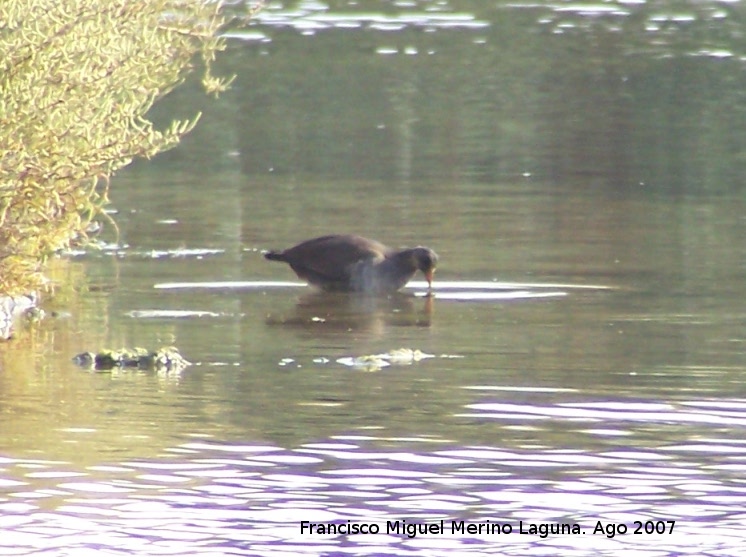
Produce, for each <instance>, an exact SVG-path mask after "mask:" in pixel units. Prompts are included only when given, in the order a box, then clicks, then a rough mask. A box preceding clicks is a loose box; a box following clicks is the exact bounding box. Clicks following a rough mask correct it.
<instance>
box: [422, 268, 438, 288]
mask: <svg viewBox="0 0 746 557" xmlns="http://www.w3.org/2000/svg"><path fill="white" fill-rule="evenodd" d="M424 274H425V280H426V281H427V287H428V288H432V287H433V275H434V274H435V269H429V270H427V271H425V272H424Z"/></svg>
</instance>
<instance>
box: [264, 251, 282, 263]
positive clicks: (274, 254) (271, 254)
mask: <svg viewBox="0 0 746 557" xmlns="http://www.w3.org/2000/svg"><path fill="white" fill-rule="evenodd" d="M264 258H265V259H269V260H270V261H285V255H284V254H283V253H282V252H281V251H265V252H264Z"/></svg>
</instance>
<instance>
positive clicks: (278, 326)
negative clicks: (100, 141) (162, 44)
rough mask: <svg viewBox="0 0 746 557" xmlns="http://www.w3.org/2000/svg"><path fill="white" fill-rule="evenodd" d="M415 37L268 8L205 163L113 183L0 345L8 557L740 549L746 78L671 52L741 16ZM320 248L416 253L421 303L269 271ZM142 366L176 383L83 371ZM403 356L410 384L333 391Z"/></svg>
mask: <svg viewBox="0 0 746 557" xmlns="http://www.w3.org/2000/svg"><path fill="white" fill-rule="evenodd" d="M423 6H424V4H423ZM423 6H420V5H419V4H417V3H412V5H409V4H407V5H406V6H403V4H401V3H400V4H392V6H391V9H390V10H389V11H387V12H386V14H378V15H375V14H374V12H375V10H380V7H379V8H375V9H373V8H371V7H370V6H363V8H367V9H366V10H362V8H361V11H360V13H357V15H354V14H355V13H356V12H355V9H354V8H350V9H349V10H348V11H346V12H344V13H341V14H340V13H337V12H333V11H332V10H329V9H328V8H327V7H326V6H325V5H323V4H311V3H300V4H298V5H295V6H294V7H280V6H279V5H278V6H275V7H273V8H272V9H269V10H267V12H266V13H265V14H264V15H263V16H262V17H263V18H264V19H263V20H261V21H260V22H259V24H258V25H256V26H255V27H252V28H250V32H251V33H250V34H249V35H243V36H241V37H240V38H237V39H235V40H234V41H233V42H232V43H231V44H232V47H231V50H230V51H229V52H228V53H226V56H227V60H228V63H227V65H228V66H230V68H231V71H234V72H236V73H238V74H239V83H238V85H237V87H236V90H235V91H234V92H233V93H232V94H231V95H228V96H227V97H226V98H221V99H220V100H219V101H211V102H212V103H213V104H212V105H211V107H210V108H209V109H207V111H206V114H205V117H204V118H203V121H202V123H201V126H200V128H199V129H198V130H197V131H196V132H195V136H193V137H191V138H190V139H189V140H188V141H186V142H185V144H184V145H183V146H182V147H180V148H179V149H177V150H175V151H173V152H172V153H169V154H167V155H166V156H164V157H161V158H159V159H157V160H156V161H150V162H148V163H147V164H139V165H138V166H137V167H135V168H132V169H130V170H128V171H127V172H124V173H122V174H121V175H120V176H118V177H117V178H116V179H115V180H114V181H113V183H112V192H111V198H112V208H113V209H114V210H115V213H114V214H113V215H112V217H113V218H114V219H115V220H116V223H117V225H118V228H119V234H118V235H116V234H114V233H113V232H112V230H111V227H110V226H109V227H107V230H106V231H105V232H104V233H103V235H102V241H103V243H102V246H101V249H99V250H96V249H87V250H85V251H82V252H76V253H72V254H70V255H68V256H66V257H65V259H64V260H63V261H60V262H58V263H57V264H55V266H54V267H55V274H54V277H55V280H57V281H59V282H60V283H65V284H72V285H74V286H75V291H74V292H70V291H69V289H65V288H64V287H60V288H59V289H58V291H59V294H58V296H57V298H56V299H55V300H54V301H53V302H52V304H53V307H51V308H50V310H55V311H57V312H58V313H59V316H58V317H55V318H51V319H48V320H45V321H44V322H42V323H41V324H40V325H38V326H36V327H33V328H26V329H24V330H21V331H19V333H18V334H17V336H16V339H15V340H14V341H13V342H11V343H9V344H7V345H3V346H2V347H0V528H2V531H3V535H2V536H0V555H86V554H91V555H166V554H168V555H187V554H188V555H265V554H266V555H270V554H271V555H304V554H309V555H348V554H357V555H422V556H437V555H450V554H452V553H453V551H459V552H460V553H464V554H471V555H482V554H484V555H487V554H489V555H527V554H532V555H545V554H546V555H549V554H551V555H557V554H563V555H565V554H567V555H635V556H648V555H649V556H661V555H664V556H674V555H712V556H716V555H717V556H724V555H739V554H741V553H742V549H741V548H742V547H743V545H744V533H743V532H744V525H745V524H746V515H745V514H744V510H743V509H744V508H745V507H746V480H744V479H743V478H744V472H746V441H744V439H746V437H745V436H744V431H746V380H744V371H745V370H746V345H745V341H744V330H745V329H744V325H746V311H744V306H743V299H744V279H745V278H746V266H745V265H746V263H745V262H746V247H745V245H744V242H743V238H744V237H746V201H745V200H744V197H743V187H742V184H741V183H740V181H739V176H740V174H739V171H740V165H741V164H743V160H742V156H741V155H740V153H742V152H744V151H743V150H742V149H741V148H742V147H746V140H745V138H744V137H743V134H742V132H741V131H740V130H741V129H744V128H740V129H739V130H736V131H734V130H733V129H732V128H733V127H737V126H727V125H726V124H727V123H728V122H729V119H730V121H731V122H734V123H735V124H737V123H738V118H739V117H740V114H741V113H742V107H743V101H742V100H740V95H741V93H740V92H739V91H740V90H741V89H740V85H739V83H738V80H739V79H740V78H738V77H733V75H734V74H733V69H734V66H738V64H740V62H736V58H738V53H735V52H731V56H730V57H727V56H724V55H718V56H715V55H713V54H712V51H708V52H704V51H702V49H703V48H704V47H703V46H702V45H699V44H698V43H696V41H694V42H691V41H689V39H691V38H692V37H699V36H701V35H697V34H696V33H695V31H696V32H709V33H711V34H712V36H710V35H708V37H710V39H712V40H711V41H709V42H708V45H709V46H708V48H710V49H711V50H712V48H713V46H712V45H713V44H714V45H718V46H719V50H718V52H721V51H724V50H727V49H726V47H731V46H732V45H729V44H727V32H726V31H727V30H728V29H729V25H730V24H731V23H732V14H730V13H729V12H727V11H726V8H725V7H723V5H721V4H715V5H713V6H711V7H708V5H707V4H706V3H703V4H702V6H701V7H698V8H697V11H693V12H686V13H683V14H682V13H679V12H676V13H670V14H668V13H666V12H664V11H656V12H655V13H649V12H648V11H646V9H644V8H642V7H641V8H639V11H638V10H633V8H634V6H636V4H630V3H618V4H617V3H610V4H609V5H608V7H609V10H606V9H605V8H604V9H603V10H602V9H601V8H602V7H600V6H597V5H594V6H588V7H587V8H586V9H585V10H583V9H581V8H580V7H579V6H580V5H573V6H570V5H568V6H566V7H565V8H562V9H560V8H557V7H556V6H555V7H554V8H551V7H544V6H542V5H541V4H538V5H532V7H530V6H518V5H511V6H503V5H500V7H499V9H495V10H493V11H485V12H480V11H479V10H480V9H481V8H473V9H472V10H471V11H470V8H472V6H471V5H470V3H468V2H464V3H463V5H458V4H456V5H454V6H447V5H445V4H443V5H440V6H441V8H440V11H437V10H436V11H433V10H426V9H424V7H423ZM480 6H481V4H480ZM606 6H607V5H606V4H605V5H604V7H606ZM291 8H292V10H291ZM612 8H613V9H612ZM293 10H294V11H293ZM717 10H720V12H722V13H721V15H718V13H719V12H717ZM348 12H349V13H348ZM351 13H352V14H353V15H350V14H351ZM361 14H362V15H361ZM436 16H437V17H436ZM467 16H468V17H467ZM684 16H687V17H684ZM689 16H691V18H693V19H688V17H689ZM713 22H719V24H718V25H715V23H713ZM636 25H639V26H640V29H642V30H644V33H638V34H635V33H634V32H633V31H634V30H635V29H637V27H635V26H636ZM620 27H621V28H623V29H622V30H623V31H625V33H626V34H625V35H624V38H623V37H622V34H621V32H620V31H619V30H618V29H617V28H620ZM498 29H499V30H500V33H498V31H497V30H498ZM645 33H647V35H646V34H645ZM690 33H691V34H690ZM724 36H725V38H723V37H724ZM713 37H715V38H717V40H721V41H725V42H726V44H722V45H721V44H719V43H718V42H717V40H715V39H713ZM517 38H520V39H521V40H520V41H517V40H516V39H517ZM684 39H687V40H684ZM506 43H509V44H511V45H513V47H512V49H511V50H508V51H506V50H505V49H504V48H502V47H505V46H506ZM589 43H592V44H594V45H596V47H597V48H596V49H585V48H580V47H585V46H587V45H588V44H589ZM335 44H336V46H335ZM620 44H621V45H622V46H623V47H624V48H623V49H622V50H621V51H618V48H617V47H619V45H620ZM340 45H346V46H347V48H345V47H343V48H340ZM351 45H357V47H356V48H351ZM609 45H613V46H614V48H611V47H610V46H609ZM547 46H553V48H552V49H551V50H549V51H546V50H542V49H543V48H544V47H547ZM700 46H702V48H700ZM332 47H334V48H332ZM499 47H500V48H499ZM493 48H494V49H496V50H495V52H493V51H492V49H493ZM501 48H502V52H503V55H502V56H497V54H496V51H497V50H500V49H501ZM299 49H300V50H299ZM303 49H309V52H308V53H307V56H308V57H309V60H312V63H311V68H312V69H310V70H309V69H308V64H307V63H306V62H304V64H306V68H307V71H306V73H298V67H300V66H299V64H300V63H299V62H298V59H299V58H303V57H302V56H299V55H298V52H300V51H303ZM330 49H332V50H333V51H336V52H339V53H340V54H339V56H340V59H341V60H342V62H340V63H343V66H344V67H343V68H339V67H336V66H335V65H334V64H332V63H331V61H330V59H329V52H330V51H332V50H330ZM335 49H336V50H335ZM408 49H409V50H408ZM599 49H600V50H599ZM430 50H432V51H433V52H437V53H440V52H443V53H444V54H443V56H442V58H439V57H437V56H435V54H430V55H427V54H426V53H427V52H429V51H430ZM536 52H543V54H542V57H536V56H534V54H535V53H536ZM548 52H549V53H548ZM579 52H580V53H582V54H580V55H579V54H578V53H579ZM619 52H621V54H620V53H619ZM692 52H694V53H697V56H691V54H692ZM610 53H615V54H610ZM721 54H722V52H721ZM467 55H468V56H467ZM464 60H466V62H464V63H461V62H463V61H464ZM527 60H534V62H532V63H528V62H527ZM662 60H667V61H668V62H667V63H669V64H670V65H669V66H666V65H665V64H663V63H662V62H661V61H662ZM270 62H271V63H270ZM495 65H497V66H495ZM271 67H274V68H277V69H278V71H277V74H276V75H274V74H272V72H270V71H269V70H270V68H271ZM740 69H741V70H742V68H740ZM330 70H332V71H331V73H330ZM358 70H359V73H355V71H358ZM488 70H489V71H488ZM684 70H686V71H688V72H689V73H688V74H687V75H688V81H687V84H688V89H687V95H686V98H685V101H686V102H685V103H683V104H680V105H677V103H673V106H668V107H666V108H665V110H667V111H668V112H667V115H666V114H661V113H660V110H662V108H661V106H663V103H660V106H657V107H656V106H654V104H655V103H652V104H651V99H657V98H659V95H660V94H662V93H663V92H666V91H673V90H678V88H677V87H676V84H675V83H673V80H675V79H681V71H684ZM317 72H318V75H317ZM345 74H349V75H345ZM323 76H326V79H322V77H323ZM573 76H575V77H579V76H582V77H583V79H585V81H583V83H584V85H583V86H582V87H580V85H579V82H578V81H577V80H575V79H571V78H572V77H573ZM615 76H616V77H620V76H622V77H626V79H625V80H619V81H615V80H616V77H615ZM674 76H678V77H674ZM498 77H499V78H500V79H497V78H498ZM540 77H543V80H541V79H539V78H540ZM559 77H562V79H557V78H559ZM654 77H655V78H656V79H653V78H654ZM700 79H701V80H702V81H700ZM712 79H715V80H718V83H725V84H728V83H729V84H730V85H729V86H728V87H719V88H718V92H717V94H718V95H720V97H719V98H717V99H715V100H713V99H711V98H710V97H711V96H712V94H713V91H712V90H710V89H708V86H705V85H703V83H705V82H709V81H711V80H712ZM361 80H362V81H361ZM366 80H367V81H366ZM523 80H525V81H526V82H533V83H534V84H535V85H536V87H533V88H531V87H529V88H526V87H527V85H526V83H524V81H523ZM708 80H709V81H708ZM580 81H582V80H580ZM612 82H614V83H615V84H612ZM360 83H362V84H361V85H355V84H360ZM600 84H605V87H607V89H605V90H600V89H599V87H600ZM363 85H364V86H363ZM412 87H414V89H412ZM506 90H507V92H506ZM656 90H657V92H658V95H656V94H655V92H656ZM366 91H367V93H366ZM578 91H583V92H584V93H583V94H585V95H588V96H587V97H585V98H586V100H587V104H586V103H581V102H580V98H581V97H579V96H578V94H579V93H578ZM603 91H606V93H609V92H611V93H613V94H610V95H607V94H606V93H604V92H603ZM185 95H186V94H185ZM601 97H603V98H605V99H606V101H605V103H601V104H599V103H598V102H595V101H597V100H598V99H600V98H601ZM548 98H552V99H554V100H555V102H553V103H551V104H548V103H547V102H546V100H547V99H548ZM185 99H187V101H185ZM324 99H325V100H324ZM562 99H564V100H565V101H566V102H560V100H562ZM568 99H572V100H568ZM455 100H459V102H458V103H456V102H455ZM185 102H188V103H189V106H197V105H199V104H200V103H205V102H207V101H204V99H202V98H201V97H199V96H198V95H197V94H195V95H193V96H188V97H184V98H182V99H180V100H179V102H178V103H176V104H179V105H181V106H183V105H184V103H185ZM711 103H712V104H711ZM669 104H671V103H669ZM330 106H332V107H334V108H333V109H330ZM454 106H458V112H456V113H454V112H452V111H451V108H452V107H454ZM677 107H678V108H677ZM692 107H695V108H696V109H697V110H698V112H697V114H698V118H699V119H695V118H693V117H691V110H692ZM725 108H727V110H728V111H729V115H730V116H729V118H723V115H722V114H721V113H720V112H719V111H720V110H725ZM677 110H680V112H677ZM252 111H253V112H252ZM335 115H336V117H335ZM653 116H656V118H653ZM718 125H719V126H722V129H723V130H727V133H728V138H727V140H726V139H723V134H722V133H716V132H717V131H718V130H719V129H720V128H718V127H717V126H718ZM684 131H686V132H687V134H684ZM200 134H202V135H200ZM682 134H683V135H682ZM708 138H709V139H708ZM330 231H340V232H342V231H344V232H347V231H354V232H358V233H361V234H364V235H369V236H372V237H375V238H378V239H380V240H382V241H385V242H387V243H390V244H392V245H412V244H418V243H422V244H426V245H429V246H431V247H433V248H434V249H436V250H437V251H438V253H439V254H440V257H441V266H440V268H439V270H438V273H437V275H436V292H435V296H434V298H430V299H428V298H424V297H421V296H419V294H421V293H422V287H421V285H419V284H415V285H414V287H411V288H408V289H406V291H405V292H404V293H403V294H402V296H396V297H391V298H385V299H365V298H360V297H349V296H331V297H330V296H322V295H319V294H316V293H314V292H312V291H311V290H310V289H308V288H306V287H303V286H299V285H297V284H292V283H295V282H296V279H295V277H294V275H293V274H292V273H291V271H290V270H289V269H288V268H287V267H285V266H283V265H278V264H270V263H268V262H266V261H264V260H263V258H262V257H261V250H263V249H270V248H280V247H285V246H288V245H291V244H292V243H294V242H296V241H298V240H301V239H304V238H307V237H311V236H313V235H316V234H322V233H327V232H330ZM286 283H290V284H286ZM164 344H174V345H176V346H178V347H179V348H180V350H181V351H182V353H183V354H184V356H185V357H186V358H187V359H189V360H191V361H192V362H193V363H194V365H192V366H191V367H189V368H187V369H186V370H185V371H184V372H182V373H181V374H179V375H175V374H174V375H168V374H156V373H145V372H123V371H120V372H117V373H91V372H88V371H84V370H81V369H79V368H76V367H75V366H74V365H73V364H72V363H71V362H70V358H71V357H72V356H73V355H74V354H76V353H78V352H82V351H85V350H98V349H100V348H103V347H120V346H136V345H142V346H146V347H150V348H154V347H157V346H160V345H164ZM400 348H407V349H411V350H419V351H421V352H422V353H424V354H426V355H428V356H430V357H426V358H422V359H418V360H415V361H396V360H394V361H389V362H384V363H389V364H390V365H388V366H380V367H376V366H372V367H371V366H367V367H366V366H362V365H359V366H352V365H349V364H350V363H351V362H355V361H356V359H359V358H360V357H364V356H369V355H376V354H385V353H390V352H391V351H394V350H397V349H400ZM357 361H358V362H359V360H357ZM379 363H380V362H379ZM397 520H398V521H400V522H399V527H400V529H399V530H398V531H392V530H391V528H390V527H389V525H388V523H389V522H391V523H392V525H393V522H394V521H397ZM303 521H308V522H313V523H320V524H324V525H328V524H336V525H339V524H344V525H347V524H348V522H347V521H351V522H350V523H351V524H355V525H358V526H365V527H366V528H368V529H372V530H373V531H374V532H373V533H358V534H319V533H317V532H316V531H314V532H313V533H311V532H309V530H308V529H302V528H301V524H302V522H303ZM402 521H404V522H402ZM441 521H443V522H442V524H443V530H442V531H440V530H439V528H440V524H441ZM454 523H455V524H456V526H457V529H456V530H455V531H454V530H453V527H454V526H453V525H454ZM462 523H463V529H462V530H459V529H458V528H461V526H460V525H461V524H462ZM557 523H564V524H567V525H570V526H568V527H572V525H577V527H578V528H579V529H580V533H565V534H556V533H547V534H542V533H541V529H542V528H547V529H548V528H549V527H550V525H555V524H557ZM406 524H409V525H410V527H411V528H415V526H416V525H417V524H430V525H433V526H432V528H434V530H431V531H429V532H428V533H418V532H414V531H412V530H407V527H406ZM495 524H499V525H501V526H502V533H497V532H490V531H489V530H488V528H487V526H491V527H493V526H494V525H495ZM532 525H533V528H534V530H531V528H532ZM480 526H481V528H480ZM468 527H471V529H468ZM376 528H377V529H378V532H377V533H375V530H376ZM646 529H647V532H648V533H646ZM506 530H511V531H510V532H507V531H506ZM521 530H523V531H524V532H534V533H526V534H522V533H521ZM636 531H637V532H639V533H636ZM408 533H409V534H412V535H408Z"/></svg>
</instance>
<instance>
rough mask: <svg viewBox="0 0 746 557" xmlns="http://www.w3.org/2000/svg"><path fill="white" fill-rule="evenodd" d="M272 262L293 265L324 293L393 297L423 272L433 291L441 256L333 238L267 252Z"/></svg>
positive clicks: (347, 237) (356, 239) (420, 249)
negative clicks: (435, 274)
mask: <svg viewBox="0 0 746 557" xmlns="http://www.w3.org/2000/svg"><path fill="white" fill-rule="evenodd" d="M264 257H265V258H266V259H268V260H270V261H282V262H284V263H287V264H288V265H290V268H291V269H292V270H293V271H295V274H296V275H298V277H299V278H301V279H303V280H305V281H307V282H308V283H309V284H312V285H314V286H316V287H318V288H321V289H322V290H324V291H332V292H333V291H341V292H363V293H369V294H383V293H392V292H396V291H397V290H399V289H401V288H402V287H403V286H404V285H405V284H407V282H409V280H410V279H411V278H412V277H413V276H414V275H415V273H417V271H422V273H423V274H424V275H425V279H426V280H427V283H428V287H429V288H430V289H432V282H433V274H434V273H435V267H436V266H437V264H438V255H437V254H436V253H435V252H434V251H433V250H431V249H430V248H426V247H423V246H417V247H414V248H404V249H398V250H397V249H393V248H390V247H387V246H385V245H384V244H382V243H380V242H377V241H375V240H370V239H368V238H363V237H362V236H355V235H351V234H332V235H328V236H320V237H318V238H312V239H310V240H306V241H304V242H301V243H300V244H297V245H295V246H293V247H291V248H288V249H285V250H281V251H266V252H264Z"/></svg>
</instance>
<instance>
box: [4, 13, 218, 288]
mask: <svg viewBox="0 0 746 557" xmlns="http://www.w3.org/2000/svg"><path fill="white" fill-rule="evenodd" d="M219 10H220V5H219V3H218V2H209V1H206V0H181V1H180V0H106V1H105V2H99V1H95V0H6V1H3V2H0V295H15V294H19V293H25V292H29V291H30V290H34V289H36V288H38V287H39V286H40V285H42V283H43V281H42V275H41V271H42V269H43V262H44V259H45V257H46V256H48V255H49V254H51V253H52V252H54V251H56V250H59V249H61V248H64V247H66V246H68V245H69V244H70V242H71V241H73V240H76V239H80V238H84V237H85V228H86V225H87V224H88V221H89V220H90V219H91V218H93V217H94V216H96V215H97V214H99V212H100V210H101V208H102V206H103V205H104V204H105V203H106V201H107V200H106V190H107V186H108V179H109V177H110V176H111V174H112V173H113V172H115V171H116V170H117V169H119V168H121V167H123V166H125V165H127V164H128V163H129V162H131V161H132V159H133V158H135V157H152V156H153V155H155V154H156V153H158V152H160V151H163V150H165V149H169V148H171V147H173V146H175V145H176V144H177V143H178V141H179V138H180V137H181V136H182V135H183V134H185V133H187V132H188V131H189V130H190V129H191V128H192V127H194V125H195V124H196V121H197V118H198V115H196V116H195V118H194V119H192V120H189V121H175V122H173V123H172V124H171V126H170V127H168V129H165V130H156V129H155V128H154V127H153V124H152V123H151V122H150V121H148V120H147V119H146V113H147V111H148V109H149V108H150V107H151V106H152V104H153V103H154V102H155V101H156V100H157V99H159V98H160V97H162V96H163V95H165V94H167V93H168V92H169V91H171V90H172V89H173V88H174V87H176V86H177V85H179V84H180V83H181V82H182V81H183V79H184V77H185V75H186V74H187V73H188V72H189V71H190V70H191V69H192V61H193V60H194V59H195V55H199V56H200V57H201V59H202V61H203V67H204V76H203V84H204V86H205V88H206V90H207V91H208V92H212V93H215V94H217V93H219V92H220V91H222V90H224V89H225V87H226V86H227V83H226V82H225V81H222V80H220V79H216V78H215V77H213V76H212V75H211V73H210V66H211V62H212V61H213V59H214V56H215V53H216V52H217V51H219V50H221V49H222V48H223V43H222V41H221V40H220V39H219V38H218V34H217V31H218V30H219V29H220V27H221V26H222V25H223V24H224V20H223V18H222V16H221V15H220V12H219Z"/></svg>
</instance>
